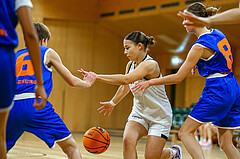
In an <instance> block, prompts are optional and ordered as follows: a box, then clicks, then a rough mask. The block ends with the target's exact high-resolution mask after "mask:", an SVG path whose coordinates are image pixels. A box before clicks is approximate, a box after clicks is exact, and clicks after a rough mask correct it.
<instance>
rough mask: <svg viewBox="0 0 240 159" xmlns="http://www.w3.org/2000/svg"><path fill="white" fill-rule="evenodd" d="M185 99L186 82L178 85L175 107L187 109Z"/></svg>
mask: <svg viewBox="0 0 240 159" xmlns="http://www.w3.org/2000/svg"><path fill="white" fill-rule="evenodd" d="M184 99H185V80H183V81H182V82H181V83H179V84H176V87H175V107H178V108H183V107H186V106H185V103H184Z"/></svg>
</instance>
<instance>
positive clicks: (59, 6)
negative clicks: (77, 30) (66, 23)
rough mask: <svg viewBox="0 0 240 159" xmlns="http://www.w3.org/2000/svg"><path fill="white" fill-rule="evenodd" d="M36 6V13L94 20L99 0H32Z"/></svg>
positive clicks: (50, 16)
mask: <svg viewBox="0 0 240 159" xmlns="http://www.w3.org/2000/svg"><path fill="white" fill-rule="evenodd" d="M32 2H33V5H34V7H35V8H37V11H38V12H37V13H36V15H42V14H43V15H44V17H45V18H51V19H61V20H81V21H82V20H85V21H96V20H97V18H98V12H99V5H98V4H99V0H91V1H84V0H77V1H76V0H70V1H66V0H51V1H49V0H40V1H39V0H32Z"/></svg>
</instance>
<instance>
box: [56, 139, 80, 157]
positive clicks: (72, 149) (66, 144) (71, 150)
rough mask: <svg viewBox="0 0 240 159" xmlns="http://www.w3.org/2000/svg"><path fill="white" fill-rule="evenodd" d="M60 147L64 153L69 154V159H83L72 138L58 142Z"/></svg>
mask: <svg viewBox="0 0 240 159" xmlns="http://www.w3.org/2000/svg"><path fill="white" fill-rule="evenodd" d="M58 145H59V146H60V147H61V148H62V150H63V152H64V153H66V154H67V156H68V159H82V157H81V154H80V151H79V149H78V146H77V143H76V141H75V140H74V138H73V137H72V136H71V137H70V138H68V139H66V140H64V141H60V142H58Z"/></svg>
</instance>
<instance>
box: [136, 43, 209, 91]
mask: <svg viewBox="0 0 240 159" xmlns="http://www.w3.org/2000/svg"><path fill="white" fill-rule="evenodd" d="M203 52H204V48H203V47H201V46H198V45H194V46H193V47H192V48H191V50H190V51H189V53H188V56H187V58H186V60H185V61H184V63H183V64H182V66H181V67H180V69H179V70H178V72H177V73H175V74H171V75H167V76H164V77H161V78H154V79H150V80H148V81H144V82H140V83H137V84H136V85H135V86H134V87H133V89H132V91H133V93H134V94H137V93H138V92H141V95H143V93H144V91H145V90H146V89H147V88H148V87H150V86H152V85H169V84H178V83H180V82H182V81H183V80H184V79H185V78H186V76H187V75H188V73H189V72H190V71H191V70H192V68H194V67H195V65H196V64H197V62H198V60H199V59H200V58H201V57H202V55H203Z"/></svg>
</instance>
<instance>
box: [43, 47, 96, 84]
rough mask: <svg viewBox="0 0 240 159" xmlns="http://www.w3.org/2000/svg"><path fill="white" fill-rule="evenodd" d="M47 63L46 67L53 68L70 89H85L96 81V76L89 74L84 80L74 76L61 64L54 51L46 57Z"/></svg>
mask: <svg viewBox="0 0 240 159" xmlns="http://www.w3.org/2000/svg"><path fill="white" fill-rule="evenodd" d="M46 61H47V62H48V63H47V64H46V65H48V66H49V65H50V66H53V67H54V68H55V69H56V70H57V72H58V73H59V74H60V75H61V76H62V78H63V79H64V80H65V81H66V82H67V83H68V84H69V85H70V86H72V87H78V88H86V87H90V86H92V85H93V83H94V82H95V80H96V74H95V73H93V72H91V74H89V75H88V76H86V77H85V76H84V79H83V80H81V79H80V78H78V77H76V76H74V75H73V74H72V73H71V72H70V71H69V70H68V69H67V68H66V67H65V66H64V65H63V63H62V60H61V58H60V57H59V55H58V54H57V53H56V52H55V51H54V50H52V49H51V50H50V51H49V53H48V55H47V60H46Z"/></svg>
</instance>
